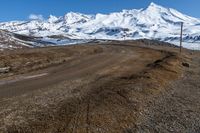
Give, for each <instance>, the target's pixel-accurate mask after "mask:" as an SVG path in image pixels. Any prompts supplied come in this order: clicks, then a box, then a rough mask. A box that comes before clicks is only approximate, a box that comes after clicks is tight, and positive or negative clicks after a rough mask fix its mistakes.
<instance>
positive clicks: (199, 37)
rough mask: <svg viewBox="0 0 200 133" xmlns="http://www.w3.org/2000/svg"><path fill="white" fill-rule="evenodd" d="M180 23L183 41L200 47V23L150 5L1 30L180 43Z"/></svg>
mask: <svg viewBox="0 0 200 133" xmlns="http://www.w3.org/2000/svg"><path fill="white" fill-rule="evenodd" d="M180 22H183V23H184V29H183V33H184V34H183V40H184V42H187V43H196V44H199V45H200V19H198V18H194V17H190V16H188V15H185V14H182V13H181V12H179V11H177V10H175V9H172V8H165V7H163V6H160V5H157V4H155V3H153V2H152V3H150V5H149V6H148V7H147V8H142V9H132V10H122V11H121V12H113V13H109V14H100V13H98V14H95V15H91V14H82V13H76V12H69V13H67V14H65V15H64V16H61V17H56V16H53V15H50V16H49V18H48V19H47V20H37V19H35V20H30V21H12V22H4V23H0V29H4V30H8V31H10V32H14V33H17V34H24V35H28V36H36V37H44V38H47V37H48V36H55V35H56V36H57V35H62V36H66V37H68V38H69V39H109V40H123V39H126V40H132V39H142V38H146V39H156V40H160V41H167V42H175V43H176V42H178V40H179V36H180Z"/></svg>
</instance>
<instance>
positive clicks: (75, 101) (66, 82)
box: [0, 42, 189, 133]
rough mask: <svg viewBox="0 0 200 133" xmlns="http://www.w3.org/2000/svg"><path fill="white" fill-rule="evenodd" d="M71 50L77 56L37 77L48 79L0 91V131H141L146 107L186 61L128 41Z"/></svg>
mask: <svg viewBox="0 0 200 133" xmlns="http://www.w3.org/2000/svg"><path fill="white" fill-rule="evenodd" d="M70 47H71V48H69V47H67V48H65V49H69V51H71V50H73V51H75V53H76V52H77V51H80V52H78V53H79V54H78V56H74V55H76V54H73V52H72V54H71V56H70V58H72V59H73V60H66V61H65V62H64V63H62V64H60V65H56V66H52V67H48V68H46V69H42V70H39V72H37V73H48V74H47V75H45V76H42V77H37V78H33V79H25V80H24V79H22V80H19V81H17V82H11V83H8V84H4V85H1V86H0V87H1V89H0V92H1V94H0V95H1V99H0V102H1V105H2V106H1V107H0V118H1V119H0V131H2V132H35V133H40V132H41V133H44V132H46V133H49V132H61V133H63V132H81V133H82V132H109V133H110V132H113V133H116V132H136V131H140V130H139V129H140V127H142V126H141V125H142V124H141V123H140V122H142V121H143V118H142V116H143V115H144V114H143V112H144V111H145V110H146V109H147V108H146V105H149V104H150V103H152V102H154V100H155V97H158V96H159V95H160V94H162V92H164V91H165V89H164V88H165V87H166V86H168V84H169V83H170V82H171V81H174V80H177V79H179V78H180V77H181V76H182V75H183V70H184V69H183V66H182V62H185V60H184V59H185V58H186V57H184V56H180V55H179V54H178V53H176V52H174V50H172V51H171V52H170V51H165V50H161V49H160V48H158V47H157V48H156V49H154V48H148V47H146V46H139V45H135V44H132V43H130V42H128V43H125V44H124V43H122V42H119V43H116V44H115V43H114V44H107V45H87V46H73V47H72V46H70ZM53 49H54V50H55V51H56V49H58V51H59V50H60V48H53ZM84 49H86V51H84ZM44 50H45V49H44ZM88 50H89V52H88ZM41 51H42V50H41ZM47 51H48V50H47ZM50 51H51V48H50ZM83 51H84V52H83ZM175 51H176V50H175ZM60 53H61V52H59V54H60ZM41 59H43V57H41ZM188 60H189V59H188ZM24 69H27V68H26V67H25V68H23V70H24ZM32 73H34V71H33V72H32ZM32 73H31V74H32ZM8 80H12V79H8ZM12 92H14V93H12ZM138 123H140V124H138Z"/></svg>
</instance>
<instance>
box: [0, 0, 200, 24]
mask: <svg viewBox="0 0 200 133" xmlns="http://www.w3.org/2000/svg"><path fill="white" fill-rule="evenodd" d="M151 2H154V3H156V4H159V5H162V6H165V7H171V8H175V9H177V10H178V11H180V12H182V13H185V14H187V15H190V16H193V17H198V18H200V7H199V5H200V0H1V4H0V21H1V22H3V21H11V20H27V19H28V18H29V15H30V14H37V15H40V14H41V15H43V17H44V18H47V17H48V16H49V15H50V14H52V15H56V16H62V15H64V14H65V13H67V12H70V11H73V12H81V13H87V14H96V13H110V12H114V11H121V10H122V9H139V8H145V7H147V6H148V5H149V4H150V3H151ZM33 17H34V16H33ZM40 17H41V16H40Z"/></svg>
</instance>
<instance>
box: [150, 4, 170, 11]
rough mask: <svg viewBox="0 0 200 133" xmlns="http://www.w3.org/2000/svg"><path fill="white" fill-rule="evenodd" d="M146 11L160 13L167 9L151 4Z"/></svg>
mask: <svg viewBox="0 0 200 133" xmlns="http://www.w3.org/2000/svg"><path fill="white" fill-rule="evenodd" d="M146 10H147V11H149V12H162V11H165V12H166V11H167V10H168V8H165V7H163V6H160V5H157V4H155V3H153V2H151V3H150V5H149V6H148V7H147V8H146Z"/></svg>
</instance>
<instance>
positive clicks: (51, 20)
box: [48, 15, 59, 23]
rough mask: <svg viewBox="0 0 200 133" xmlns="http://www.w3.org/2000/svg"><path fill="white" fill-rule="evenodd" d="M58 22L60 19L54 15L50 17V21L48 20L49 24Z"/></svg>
mask: <svg viewBox="0 0 200 133" xmlns="http://www.w3.org/2000/svg"><path fill="white" fill-rule="evenodd" d="M58 20H59V18H58V17H56V16H53V15H50V16H49V19H48V22H49V23H55V22H56V21H58Z"/></svg>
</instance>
